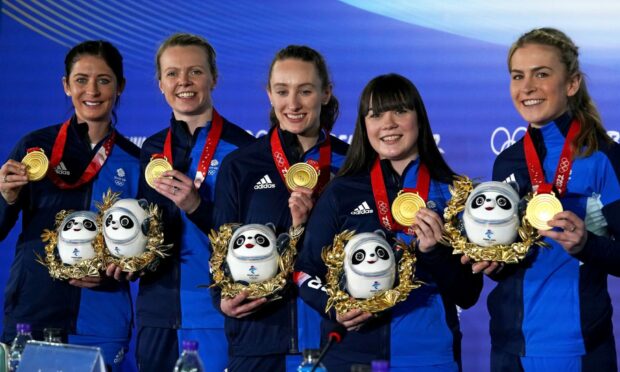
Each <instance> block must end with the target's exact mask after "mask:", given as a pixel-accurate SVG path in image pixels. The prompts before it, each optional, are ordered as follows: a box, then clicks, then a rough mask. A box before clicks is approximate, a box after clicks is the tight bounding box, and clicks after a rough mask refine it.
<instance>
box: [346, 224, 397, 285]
mask: <svg viewBox="0 0 620 372" xmlns="http://www.w3.org/2000/svg"><path fill="white" fill-rule="evenodd" d="M345 252H347V255H346V257H347V258H346V259H347V262H346V263H345V266H349V267H351V268H352V269H353V271H355V272H356V273H358V274H360V275H375V274H379V273H385V272H386V271H387V270H388V269H390V268H391V267H393V266H394V255H393V254H392V248H391V247H390V246H389V245H388V244H387V242H386V241H385V240H384V239H383V238H380V237H379V236H378V235H376V234H372V233H368V234H364V235H362V234H358V239H351V240H350V241H349V242H348V243H347V245H346V246H345Z"/></svg>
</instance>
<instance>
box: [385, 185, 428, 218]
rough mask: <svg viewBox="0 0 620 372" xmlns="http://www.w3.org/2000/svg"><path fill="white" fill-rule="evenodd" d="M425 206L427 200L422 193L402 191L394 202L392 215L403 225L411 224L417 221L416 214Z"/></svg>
mask: <svg viewBox="0 0 620 372" xmlns="http://www.w3.org/2000/svg"><path fill="white" fill-rule="evenodd" d="M425 207H426V202H425V201H424V199H422V197H421V196H420V194H418V193H415V192H404V191H400V192H399V193H398V196H397V197H396V199H394V202H392V215H393V216H394V220H396V222H398V223H399V224H401V225H402V226H411V225H413V223H414V222H415V215H416V214H417V213H418V211H419V210H420V209H422V208H425Z"/></svg>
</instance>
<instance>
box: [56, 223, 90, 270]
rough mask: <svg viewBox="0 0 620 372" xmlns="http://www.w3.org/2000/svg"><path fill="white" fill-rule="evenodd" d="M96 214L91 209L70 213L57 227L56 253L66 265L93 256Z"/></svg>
mask: <svg viewBox="0 0 620 372" xmlns="http://www.w3.org/2000/svg"><path fill="white" fill-rule="evenodd" d="M98 232H99V229H98V228H97V215H96V214H95V213H93V212H91V211H78V212H73V213H70V214H69V215H68V216H67V217H65V219H64V220H63V221H62V223H61V224H60V227H59V228H58V255H59V256H60V260H61V261H62V262H63V263H65V264H68V265H75V264H76V263H78V262H80V261H82V260H90V259H91V258H94V257H95V248H94V247H93V240H94V239H95V237H96V236H97V233H98Z"/></svg>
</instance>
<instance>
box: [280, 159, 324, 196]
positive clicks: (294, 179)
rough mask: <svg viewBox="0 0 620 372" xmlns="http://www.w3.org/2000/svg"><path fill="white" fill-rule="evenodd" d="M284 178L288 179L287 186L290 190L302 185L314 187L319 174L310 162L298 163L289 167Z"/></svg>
mask: <svg viewBox="0 0 620 372" xmlns="http://www.w3.org/2000/svg"><path fill="white" fill-rule="evenodd" d="M284 178H285V180H286V187H288V188H289V190H294V189H295V188H296V187H300V186H301V187H307V188H309V189H314V187H315V186H316V184H317V182H318V180H319V174H318V172H317V171H316V169H314V167H313V166H312V165H310V164H308V163H296V164H293V166H291V167H290V168H289V169H288V172H286V176H285V177H284Z"/></svg>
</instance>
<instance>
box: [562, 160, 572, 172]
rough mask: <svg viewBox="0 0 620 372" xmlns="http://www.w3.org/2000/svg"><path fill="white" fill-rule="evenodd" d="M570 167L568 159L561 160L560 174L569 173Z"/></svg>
mask: <svg viewBox="0 0 620 372" xmlns="http://www.w3.org/2000/svg"><path fill="white" fill-rule="evenodd" d="M569 165H570V162H569V161H568V159H567V158H565V157H562V158H561V159H560V167H559V168H560V172H566V171H568V166H569Z"/></svg>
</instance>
